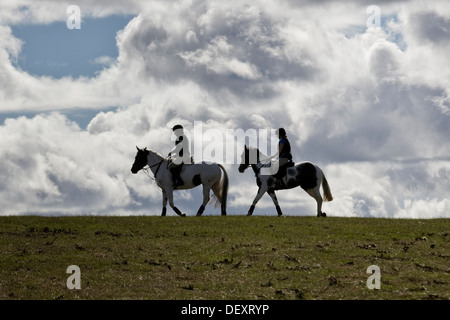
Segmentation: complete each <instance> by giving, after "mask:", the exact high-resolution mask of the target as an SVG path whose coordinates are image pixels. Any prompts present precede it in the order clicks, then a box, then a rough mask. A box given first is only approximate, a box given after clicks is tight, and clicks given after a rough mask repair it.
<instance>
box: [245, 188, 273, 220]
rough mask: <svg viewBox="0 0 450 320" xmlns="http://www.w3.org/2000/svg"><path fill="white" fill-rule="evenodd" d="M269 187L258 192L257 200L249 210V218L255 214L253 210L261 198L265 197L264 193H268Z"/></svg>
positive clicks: (254, 200)
mask: <svg viewBox="0 0 450 320" xmlns="http://www.w3.org/2000/svg"><path fill="white" fill-rule="evenodd" d="M267 189H268V188H267V187H260V188H259V190H258V193H257V195H256V197H255V199H253V202H252V205H251V206H250V209H248V213H247V215H248V216H251V215H252V214H253V210H255V206H256V204H257V203H258V201H259V199H261V197H262V196H263V195H264V193H266V192H267Z"/></svg>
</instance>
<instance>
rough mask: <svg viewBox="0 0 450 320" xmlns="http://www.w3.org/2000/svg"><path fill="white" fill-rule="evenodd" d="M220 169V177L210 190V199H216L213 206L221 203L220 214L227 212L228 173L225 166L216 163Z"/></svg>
mask: <svg viewBox="0 0 450 320" xmlns="http://www.w3.org/2000/svg"><path fill="white" fill-rule="evenodd" d="M217 165H218V166H219V168H220V169H222V172H223V174H222V177H221V179H220V180H219V181H217V182H216V183H215V184H214V185H213V186H212V190H213V192H214V195H213V197H212V198H211V201H210V202H212V201H214V200H216V203H215V205H214V207H215V208H217V207H218V206H219V204H220V205H221V209H222V215H226V214H227V197H228V174H227V171H226V170H225V168H224V167H223V166H222V165H221V164H217Z"/></svg>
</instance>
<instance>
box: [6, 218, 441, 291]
mask: <svg viewBox="0 0 450 320" xmlns="http://www.w3.org/2000/svg"><path fill="white" fill-rule="evenodd" d="M449 230H450V220H449V219H432V220H400V219H367V218H333V217H328V218H325V219H323V218H322V219H321V218H316V217H281V218H278V217H275V216H271V217H267V216H253V217H246V216H227V217H221V216H204V217H200V218H198V217H187V218H180V217H93V216H92V217H91V216H88V217H87V216H82V217H38V216H20V217H1V218H0V299H270V300H272V299H283V300H285V299H450V290H449V288H450V235H449V233H448V232H449ZM70 265H77V266H79V268H80V271H81V289H79V290H77V289H72V290H70V289H68V288H67V285H66V281H67V279H68V277H69V276H70V274H68V273H67V272H66V270H67V268H68V267H69V266H70ZM371 265H376V266H378V267H379V268H380V271H381V288H380V289H379V290H369V289H368V288H367V286H366V281H367V279H368V277H369V276H370V274H368V273H366V270H367V268H368V267H369V266H371Z"/></svg>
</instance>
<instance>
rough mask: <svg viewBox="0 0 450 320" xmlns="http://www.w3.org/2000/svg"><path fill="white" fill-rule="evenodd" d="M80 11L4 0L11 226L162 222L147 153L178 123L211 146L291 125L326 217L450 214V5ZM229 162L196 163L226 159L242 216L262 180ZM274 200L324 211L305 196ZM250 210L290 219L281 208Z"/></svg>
mask: <svg viewBox="0 0 450 320" xmlns="http://www.w3.org/2000/svg"><path fill="white" fill-rule="evenodd" d="M73 4H75V2H72V1H71V2H68V1H56V0H39V1H32V0H19V1H9V0H6V1H1V3H0V163H1V165H0V207H1V208H2V210H1V212H0V215H18V214H38V215H159V214H160V212H161V191H160V190H159V189H158V187H157V186H156V184H155V182H154V181H153V180H151V179H149V178H148V177H147V176H146V175H145V174H144V173H142V172H141V173H138V174H137V175H133V174H131V171H130V169H131V165H132V164H133V161H134V157H135V154H136V148H135V146H136V145H137V146H139V147H141V148H143V147H147V148H149V149H152V150H155V151H157V152H160V153H161V154H164V155H165V154H167V152H168V151H169V150H171V149H172V147H173V143H174V142H173V137H172V132H171V127H172V126H173V125H174V124H176V123H180V124H182V125H183V126H184V127H185V130H186V131H187V132H188V133H191V143H192V146H201V147H204V149H203V150H210V149H211V148H209V149H208V148H207V147H208V146H209V147H211V143H214V146H215V145H217V146H222V145H225V144H227V143H229V141H231V142H233V136H232V132H236V131H237V130H243V131H245V132H250V131H247V130H256V131H257V132H260V131H258V130H269V131H270V130H273V129H276V128H279V127H284V128H285V129H286V131H287V133H288V138H289V140H290V141H291V144H292V151H293V157H294V161H296V162H300V161H312V162H314V163H316V164H317V165H318V166H319V167H320V168H322V170H323V171H324V173H325V175H326V178H327V180H328V182H329V185H330V187H331V191H332V193H333V196H334V200H333V201H332V202H327V203H324V206H323V210H324V211H325V212H327V214H328V215H329V216H340V217H374V218H379V217H386V218H450V199H449V196H448V194H449V190H450V139H448V137H449V136H450V65H449V63H448V52H449V50H450V3H447V2H444V1H422V0H420V1H419V0H410V1H408V0H402V1H400V0H398V1H385V0H380V1H356V0H344V1H327V0H323V1H312V0H299V1H293V0H260V1H245V0H244V1H241V0H231V1H217V0H211V1H201V0H174V1H162V0H160V1H158V0H152V1H137V0H130V1H125V0H114V1H106V0H98V1H89V0H79V1H76V5H77V6H78V8H79V9H80V11H79V12H80V14H79V16H77V15H76V14H75V13H74V11H70V10H69V11H68V8H69V7H70V6H71V5H73ZM374 6H375V7H374ZM74 14H75V15H74ZM78 18H79V19H78ZM76 21H78V22H79V26H80V29H77V28H69V26H70V25H72V26H73V24H71V23H75V22H76ZM199 125H201V130H202V132H203V133H204V135H203V137H202V139H200V138H198V137H196V136H195V135H194V134H193V132H194V131H195V130H198V128H199ZM230 132H231V133H230ZM270 132H272V131H270ZM213 133H214V134H216V135H215V137H216V139H215V140H214V139H213V138H212V136H213ZM230 135H231V140H226V139H227V137H228V138H229V137H230ZM217 137H222V139H223V140H226V141H220V140H218V139H217ZM268 139H269V140H270V141H273V140H271V138H270V137H269V138H268ZM227 141H228V142H227ZM205 147H206V148H205ZM241 149H242V151H243V144H240V143H237V144H236V145H235V146H234V151H235V153H236V158H239V154H240V153H241ZM269 149H270V148H269ZM219 151H220V150H219ZM225 152H229V151H228V148H227V149H226V150H225ZM267 153H269V154H273V153H274V150H267ZM218 155H221V153H220V152H218V151H217V152H216V153H214V154H211V153H208V152H206V151H205V152H204V153H200V155H196V156H197V157H196V159H195V160H196V161H200V160H211V157H213V158H214V160H218V161H217V162H222V163H224V165H225V168H226V169H227V172H228V175H229V178H230V189H229V197H228V203H227V206H228V213H229V214H245V213H246V212H247V210H248V207H249V206H250V205H251V202H252V200H253V198H254V196H255V195H256V192H257V186H256V183H255V178H254V174H253V172H252V171H251V170H247V171H246V172H245V173H243V174H241V173H239V172H238V170H237V168H238V165H239V163H238V162H239V161H238V160H236V161H234V162H233V161H226V160H227V159H225V157H224V156H223V157H222V159H221V158H220V157H219V156H218ZM199 157H202V159H199ZM220 160H222V161H220ZM277 196H278V200H279V202H280V205H281V208H282V210H283V212H284V213H285V214H286V215H299V216H307V215H315V210H316V209H315V206H316V204H315V201H314V199H312V198H311V197H310V196H309V195H308V194H307V193H306V192H304V191H303V190H301V189H300V188H297V189H293V190H289V191H280V192H278V193H277ZM200 203H201V190H200V189H199V188H197V189H193V190H190V191H176V192H175V204H176V205H177V206H178V207H179V208H180V209H181V210H182V211H183V212H186V213H187V214H188V215H195V213H196V211H197V209H198V207H199V206H200ZM168 214H169V215H175V214H174V212H173V211H172V210H171V209H170V208H168ZM204 214H205V215H220V209H215V208H214V207H213V206H208V207H207V209H206V210H205V213H204ZM254 214H255V215H276V211H275V209H274V206H273V203H272V200H271V199H270V197H268V196H267V195H265V196H264V197H263V198H262V199H261V200H260V202H259V203H258V205H257V207H256V209H255V211H254Z"/></svg>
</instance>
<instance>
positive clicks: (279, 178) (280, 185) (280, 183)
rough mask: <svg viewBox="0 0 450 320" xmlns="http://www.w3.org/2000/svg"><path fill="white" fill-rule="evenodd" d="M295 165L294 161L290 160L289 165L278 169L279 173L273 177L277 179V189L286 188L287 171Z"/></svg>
mask: <svg viewBox="0 0 450 320" xmlns="http://www.w3.org/2000/svg"><path fill="white" fill-rule="evenodd" d="M294 165H295V163H294V162H293V161H292V160H289V161H288V163H286V164H285V165H283V166H281V167H279V168H278V172H277V173H275V174H274V175H273V177H274V178H275V179H276V187H277V188H284V187H286V184H285V182H284V177H285V176H286V173H287V169H288V168H290V167H293V166H294Z"/></svg>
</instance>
